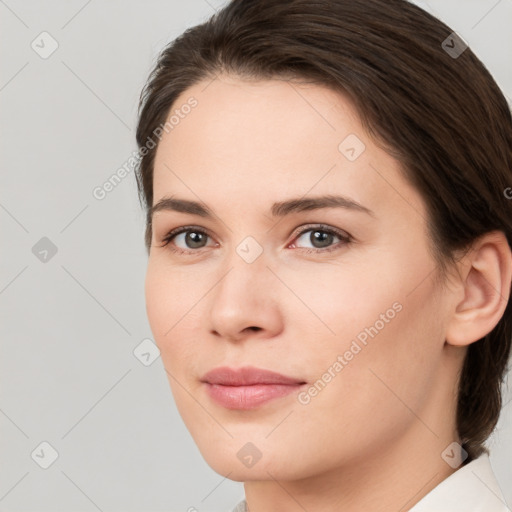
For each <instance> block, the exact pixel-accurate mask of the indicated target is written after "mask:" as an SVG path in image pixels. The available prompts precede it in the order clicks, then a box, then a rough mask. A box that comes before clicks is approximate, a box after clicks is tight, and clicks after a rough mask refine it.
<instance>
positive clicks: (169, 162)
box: [154, 76, 423, 211]
mask: <svg viewBox="0 0 512 512" xmlns="http://www.w3.org/2000/svg"><path fill="white" fill-rule="evenodd" d="M191 101H192V102H194V103H195V107H194V108H192V109H189V108H183V106H184V105H186V104H189V103H191ZM185 112H187V113H185ZM173 115H174V116H177V117H179V122H178V123H177V124H174V125H173V128H172V129H171V130H169V131H168V132H166V133H164V134H163V137H162V139H161V141H160V143H159V146H158V150H157V154H156V158H155V167H154V202H156V201H158V200H159V199H160V198H161V197H162V196H164V195H167V196H168V195H169V194H179V195H180V197H184V196H185V197H187V198H189V199H192V200H198V199H199V200H204V201H205V202H207V203H208V204H210V203H216V206H220V205H222V204H225V203H226V201H229V202H230V203H231V204H234V205H238V206H240V207H245V208H247V206H248V205H249V204H252V205H257V204H258V205H261V206H262V207H263V205H264V204H266V203H270V202H271V200H272V201H279V200H282V199H283V195H284V196H286V197H290V196H304V195H306V194H308V193H311V194H315V193H319V194H320V193H322V194H324V193H333V192H334V191H336V192H339V193H343V194H345V195H350V196H351V197H352V198H354V199H355V200H356V201H358V202H361V203H363V204H365V203H367V204H369V205H371V206H369V207H370V208H372V209H373V210H378V208H379V207H383V206H385V205H386V204H388V206H389V202H390V201H392V202H393V204H395V205H396V206H399V205H398V203H397V200H398V202H400V201H401V202H402V203H403V204H402V205H401V206H405V207H406V208H405V210H407V209H409V210H410V208H411V206H412V207H413V208H416V209H417V210H418V211H419V210H422V208H423V206H422V204H421V203H422V201H421V198H420V197H419V196H418V194H417V193H416V191H415V190H413V189H412V188H411V187H410V186H409V185H408V183H406V182H405V181H404V179H403V178H402V176H401V173H400V170H399V163H398V162H397V161H396V160H395V159H394V158H392V157H391V156H390V155H388V154H387V153H386V152H384V151H383V150H382V149H380V148H379V147H377V146H376V145H375V144H374V143H373V142H372V140H371V139H370V138H369V136H368V134H367V133H366V132H365V130H364V129H363V127H362V125H361V122H360V120H359V116H358V114H357V111H356V109H355V108H354V107H353V105H352V104H351V102H350V101H349V100H348V99H347V98H346V97H345V96H344V95H342V94H340V93H338V92H336V91H333V90H331V89H329V88H326V87H324V86H321V85H317V84H298V83H295V82H289V81H285V80H277V79H273V80H264V81H247V80H241V79H239V78H234V77H227V76H219V77H218V78H216V79H214V80H213V81H212V80H206V81H204V82H200V83H198V84H195V85H194V86H192V87H190V88H189V89H187V90H186V91H185V92H184V93H182V94H181V95H180V96H179V97H178V98H177V100H176V101H175V103H174V104H173V106H172V109H171V112H170V113H169V117H168V119H169V118H170V117H171V116H173ZM174 121H176V119H175V120H174ZM194 196H195V197H194ZM206 199H208V201H207V200H206Z"/></svg>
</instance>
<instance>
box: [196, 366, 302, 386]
mask: <svg viewBox="0 0 512 512" xmlns="http://www.w3.org/2000/svg"><path fill="white" fill-rule="evenodd" d="M201 381H202V382H208V383H209V384H222V385H224V386H251V385H254V384H287V385H297V384H305V381H303V380H301V379H295V378H293V377H287V376H286V375H281V374H280V373H276V372H272V371H270V370H264V369H263V368H254V367H253V366H244V367H241V368H229V367H227V366H222V367H219V368H214V369H213V370H211V371H209V372H207V373H206V374H205V375H203V377H202V379H201Z"/></svg>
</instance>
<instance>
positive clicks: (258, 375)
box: [201, 366, 306, 410]
mask: <svg viewBox="0 0 512 512" xmlns="http://www.w3.org/2000/svg"><path fill="white" fill-rule="evenodd" d="M201 381H202V382H203V383H204V385H205V388H206V392H207V393H208V395H209V397H210V398H211V399H212V400H214V401H215V402H216V403H217V404H219V405H221V406H222V407H225V408H226V409H240V410H247V409H255V408H257V407H259V406H261V405H263V404H264V403H266V402H269V401H271V400H274V399H277V398H281V397H285V396H287V395H290V394H291V393H293V392H294V391H298V390H300V389H301V388H302V386H303V385H304V384H306V382H305V381H303V380H301V379H296V378H293V377H287V376H286V375H281V374H280V373H276V372H272V371H269V370H264V369H261V368H254V367H252V366H245V367H242V368H238V369H232V368H228V367H221V368H215V369H214V370H211V371H209V372H208V373H206V374H205V375H204V376H203V378H202V379H201Z"/></svg>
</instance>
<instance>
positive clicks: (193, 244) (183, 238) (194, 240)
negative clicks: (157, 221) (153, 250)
mask: <svg viewBox="0 0 512 512" xmlns="http://www.w3.org/2000/svg"><path fill="white" fill-rule="evenodd" d="M208 238H209V235H208V233H206V231H204V230H202V229H199V228H197V227H195V226H183V227H181V228H177V229H174V230H172V231H170V232H169V233H168V234H167V235H166V236H165V238H164V239H163V240H162V242H163V243H162V245H161V246H160V247H167V246H168V248H169V249H170V250H171V251H173V252H176V253H180V254H190V253H193V252H199V251H198V249H202V248H203V247H206V245H205V244H206V241H207V239H208ZM171 242H172V243H171ZM176 243H181V244H184V247H179V246H176Z"/></svg>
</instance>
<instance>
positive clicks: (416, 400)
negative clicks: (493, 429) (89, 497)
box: [146, 76, 455, 481]
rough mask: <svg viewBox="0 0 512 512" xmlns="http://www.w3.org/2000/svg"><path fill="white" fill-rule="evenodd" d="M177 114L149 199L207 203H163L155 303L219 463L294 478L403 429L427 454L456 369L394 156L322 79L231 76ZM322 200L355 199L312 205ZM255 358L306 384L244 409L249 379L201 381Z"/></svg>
mask: <svg viewBox="0 0 512 512" xmlns="http://www.w3.org/2000/svg"><path fill="white" fill-rule="evenodd" d="M192 97H193V98H194V100H191V98H192ZM187 102H188V103H187ZM186 104H189V105H190V104H194V107H193V108H182V106H183V105H186ZM176 109H178V113H176V112H175V111H176ZM178 114H179V115H178ZM171 115H175V116H176V115H177V116H178V117H175V118H174V119H173V123H172V126H173V128H172V129H171V130H168V133H164V134H163V137H162V139H161V141H160V143H159V147H158V150H157V154H156V159H155V166H154V202H153V205H156V204H157V203H159V202H160V201H161V200H162V199H164V198H171V197H172V199H174V200H183V201H189V202H194V203H199V205H200V206H203V207H204V208H207V210H208V211H209V212H211V214H210V215H200V214H198V213H197V212H196V213H190V211H191V209H190V208H178V210H183V211H176V210H173V209H171V208H168V209H167V208H163V207H162V208H158V211H155V213H154V215H153V239H152V246H151V250H150V256H149V264H148V269H147V276H146V302H147V313H148V318H149V322H150V326H151V329H152V332H153V335H154V337H155V341H156V343H157V345H158V347H159V348H160V351H161V356H162V359H163V364H164V366H165V369H166V371H167V374H168V378H169V383H170V386H171V389H172V393H173V396H174V399H175V401H176V405H177V407H178V410H179V412H180V414H181V416H182V418H183V420H184V422H185V424H186V426H187V428H188V429H189V431H190V433H191V435H192V436H193V438H194V440H195V442H196V443H197V445H198V448H199V450H200V451H201V453H202V455H203V456H204V458H205V460H206V461H207V463H208V464H209V465H210V466H211V467H212V468H213V469H214V470H216V471H217V472H219V473H221V474H224V475H227V474H228V473H229V478H230V479H233V480H244V481H247V480H261V479H263V480H267V479H269V473H270V474H271V475H273V477H275V478H282V479H296V478H304V477H307V476H310V475H313V474H315V473H319V472H320V471H325V470H326V469H329V468H336V467H339V466H341V465H342V464H345V463H349V462H353V461H356V460H357V459H358V458H364V459H368V458H375V457H376V456H377V455H378V454H380V453H382V452H383V451H384V450H389V449H390V448H392V447H393V446H398V444H399V443H401V442H403V440H404V439H415V440H416V445H415V446H417V447H418V448H417V453H420V451H421V446H422V443H423V444H428V443H431V442H432V441H433V440H435V436H438V437H440V434H441V429H442V428H444V427H443V426H442V425H443V423H442V422H443V421H444V422H445V423H446V422H447V421H448V420H446V418H447V417H449V416H450V411H448V412H447V411H446V408H447V407H448V406H450V407H451V406H452V405H453V403H451V402H450V403H449V404H448V403H444V402H443V401H444V400H445V398H446V399H447V400H448V398H447V397H449V396H450V394H451V392H452V391H451V389H448V391H443V389H446V386H447V383H448V384H450V383H451V382H452V381H451V380H450V379H451V378H452V377H451V376H452V373H453V372H452V369H453V365H454V364H455V363H454V362H453V361H452V359H450V360H449V361H448V358H447V357H446V355H445V352H446V350H447V349H446V346H445V336H444V333H445V328H446V325H447V321H448V318H447V313H444V311H445V310H446V309H447V308H446V307H445V305H446V295H445V294H446V292H445V291H444V290H441V289H438V288H437V287H436V285H435V281H434V275H435V272H434V268H435V267H434V261H433V260H432V257H431V256H430V253H429V251H428V240H427V230H426V210H425V206H424V202H423V200H422V198H421V196H420V195H419V194H418V193H417V192H416V191H415V190H414V189H413V188H412V187H411V186H410V185H408V183H407V182H406V181H405V180H404V179H403V178H402V176H401V175H400V173H399V166H398V163H397V161H396V160H394V159H393V158H391V157H390V156H389V155H388V154H386V153H385V152H384V151H383V150H381V149H379V148H378V147H377V146H376V145H374V144H373V143H372V141H371V140H370V138H369V137H368V136H367V134H366V133H365V131H364V130H363V127H362V125H361V123H360V121H359V119H358V116H357V114H356V112H355V110H354V108H353V107H352V106H351V104H350V103H349V102H348V101H347V100H346V99H345V98H344V97H343V96H341V95H339V94H337V93H335V92H333V91H330V90H328V89H326V88H324V87H321V86H317V85H311V84H310V85H307V86H306V85H301V86H299V85H297V84H291V83H289V82H286V81H278V80H272V81H261V82H252V83H249V82H246V81H242V80H240V79H237V78H233V77H227V76H220V77H218V78H217V79H215V80H213V81H212V82H211V81H205V82H201V83H198V84H196V85H194V86H193V87H191V88H190V89H188V90H187V91H185V92H184V93H183V94H182V95H181V96H180V97H179V98H178V100H177V101H176V102H175V104H174V105H173V108H172V112H171V113H170V114H169V118H170V116H171ZM178 118H179V121H176V119H178ZM391 121H392V120H390V122H391ZM327 195H329V196H332V197H338V196H343V197H344V198H345V199H346V201H345V202H344V203H343V202H341V200H338V202H337V203H336V201H334V200H333V201H332V202H331V203H328V206H327V207H325V205H324V206H322V205H321V204H317V205H316V206H317V207H313V206H314V205H315V203H314V202H313V201H316V200H317V199H319V198H322V197H324V196H327ZM290 201H294V202H293V203H289V202H290ZM281 203H285V204H284V205H282V206H276V205H280V204H281ZM355 203H358V204H359V205H361V206H360V207H356V206H354V204H355ZM301 205H302V206H301ZM167 206H170V205H169V203H168V204H167ZM187 209H188V212H187V211H186V210H187ZM185 226H187V227H188V229H189V231H188V232H185V233H181V234H178V235H176V236H175V237H174V238H172V239H170V241H169V243H168V245H167V246H164V245H163V244H164V243H165V242H164V241H165V239H166V236H167V235H168V233H169V232H170V231H171V230H176V229H177V228H180V227H185ZM202 233H203V234H202ZM175 250H176V251H184V252H175ZM247 366H250V367H254V368H260V369H265V370H270V371H273V372H278V373H280V374H282V375H285V376H288V377H291V378H292V379H294V380H295V381H297V382H298V383H304V384H300V385H299V384H297V385H294V386H288V387H284V386H270V385H268V384H267V385H265V384H262V385H260V386H258V387H253V388H252V391H253V395H256V396H255V398H254V397H253V399H252V401H251V400H248V401H246V402H242V399H241V398H240V396H242V395H244V393H249V392H250V391H251V390H250V389H249V388H247V387H244V388H243V389H242V388H241V387H239V388H238V389H231V391H229V390H228V391H226V390H227V389H228V388H226V387H224V388H218V387H217V389H224V391H225V392H224V396H227V398H226V399H225V400H227V401H225V402H222V403H221V402H219V401H217V400H216V399H214V398H212V396H211V394H210V393H209V391H211V390H212V389H213V386H212V385H211V384H208V383H205V382H203V381H202V379H203V377H204V376H205V374H206V373H207V372H209V371H211V370H213V369H215V368H218V367H229V368H231V369H238V368H241V367H247ZM283 390H285V391H288V392H287V393H285V394H277V395H276V396H274V398H273V399H271V400H263V401H258V397H260V398H261V396H268V394H269V393H273V392H277V393H279V392H281V391H283ZM265 393H267V394H265ZM230 397H231V400H229V399H230ZM237 404H239V405H237ZM441 409H443V410H442V415H440V414H438V412H439V411H440V410H441ZM407 434H409V436H408V435H407ZM414 450H415V449H413V453H412V454H411V456H412V455H414V453H416V452H414Z"/></svg>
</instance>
